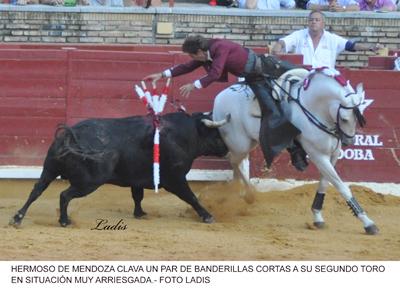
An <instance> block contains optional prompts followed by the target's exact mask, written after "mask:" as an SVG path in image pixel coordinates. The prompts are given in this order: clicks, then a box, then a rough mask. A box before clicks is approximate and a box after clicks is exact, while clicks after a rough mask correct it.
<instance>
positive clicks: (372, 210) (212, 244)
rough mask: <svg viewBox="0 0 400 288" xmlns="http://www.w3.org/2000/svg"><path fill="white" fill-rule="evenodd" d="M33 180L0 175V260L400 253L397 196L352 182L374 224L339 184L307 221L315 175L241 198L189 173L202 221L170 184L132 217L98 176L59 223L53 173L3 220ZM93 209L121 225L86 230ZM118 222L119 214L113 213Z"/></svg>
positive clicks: (95, 215) (396, 256)
mask: <svg viewBox="0 0 400 288" xmlns="http://www.w3.org/2000/svg"><path fill="white" fill-rule="evenodd" d="M33 183H34V182H33V181H28V180H2V181H0V235H1V241H0V260H400V225H399V222H398V221H399V215H400V197H396V196H391V195H382V194H377V193H375V192H373V191H372V190H370V189H368V188H365V187H362V186H353V187H352V189H353V192H354V195H355V197H356V198H357V199H358V201H359V202H360V204H361V205H362V206H363V207H364V209H365V210H366V211H367V212H368V214H369V216H370V217H371V218H372V219H373V220H374V221H375V222H376V224H377V225H378V227H379V228H380V234H379V235H376V236H368V235H365V234H364V229H363V227H362V224H361V222H360V221H358V220H357V219H356V218H355V217H354V216H352V214H351V212H350V211H349V209H348V207H347V205H346V203H345V201H344V200H343V199H342V198H341V196H340V195H339V193H338V192H337V191H335V190H334V189H333V188H330V189H329V191H328V194H327V196H326V198H325V207H324V208H325V209H324V216H325V220H326V222H327V225H326V228H325V229H323V230H315V229H313V228H312V225H311V223H312V217H311V212H310V206H311V203H312V200H313V197H314V193H315V190H316V185H314V184H312V185H304V186H301V187H297V188H294V189H291V190H287V191H273V192H268V193H259V192H257V193H256V195H255V201H254V202H253V203H252V204H247V203H246V202H245V201H244V200H243V199H242V198H240V196H239V187H238V185H235V184H233V183H210V182H208V183H200V182H192V183H191V187H192V188H193V190H194V191H195V192H196V194H197V195H198V196H199V198H200V201H201V203H202V204H203V205H204V206H205V207H206V208H208V210H209V211H210V212H211V213H212V214H213V215H214V217H215V219H216V222H215V223H213V224H203V223H201V222H200V220H199V218H198V217H197V215H195V213H194V211H193V210H192V209H191V207H189V206H188V205H187V204H186V203H184V202H182V201H181V200H179V199H178V198H177V197H175V196H174V195H172V194H169V193H167V192H164V191H163V190H162V191H161V192H160V193H159V194H155V193H154V192H153V191H146V193H145V199H144V201H143V208H144V210H145V211H146V212H147V213H148V215H147V216H146V218H145V219H141V220H138V219H134V218H133V217H132V209H133V203H132V200H131V198H130V191H129V189H126V188H120V187H115V186H109V185H105V186H103V187H101V188H100V189H99V190H97V191H96V192H94V193H93V194H91V195H89V196H87V197H86V198H82V199H76V200H73V201H72V202H71V204H70V208H69V212H70V213H69V214H70V216H71V218H72V220H73V225H71V226H70V227H68V228H61V227H59V225H58V215H57V213H58V197H59V193H60V191H62V190H63V189H65V187H66V183H65V182H62V181H58V182H55V183H53V184H51V186H50V187H49V188H48V189H47V190H46V191H45V192H44V194H43V195H42V197H41V198H39V199H38V200H37V201H36V202H35V203H34V204H33V205H32V206H31V208H30V210H28V213H27V215H26V217H25V219H24V221H23V223H22V225H21V226H20V228H18V229H16V228H14V227H11V226H8V221H9V219H10V218H11V216H13V215H14V213H15V212H16V211H17V210H18V209H19V208H21V207H22V205H23V204H24V202H25V200H26V198H27V196H28V194H29V192H30V190H31V188H32V185H33ZM98 219H106V220H107V221H108V223H109V224H117V223H118V222H120V226H123V225H126V229H125V230H112V231H98V230H92V228H93V227H95V226H96V224H97V221H99V220H98ZM120 220H121V221H122V222H121V221H120Z"/></svg>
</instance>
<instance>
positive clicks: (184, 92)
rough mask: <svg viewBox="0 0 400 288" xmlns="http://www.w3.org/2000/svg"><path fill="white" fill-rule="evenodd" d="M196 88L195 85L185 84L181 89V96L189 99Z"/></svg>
mask: <svg viewBox="0 0 400 288" xmlns="http://www.w3.org/2000/svg"><path fill="white" fill-rule="evenodd" d="M194 88H195V86H194V84H193V83H189V84H185V85H183V86H181V87H180V88H179V90H180V91H181V95H182V96H183V97H185V98H188V97H189V94H190V92H192V90H193V89H194Z"/></svg>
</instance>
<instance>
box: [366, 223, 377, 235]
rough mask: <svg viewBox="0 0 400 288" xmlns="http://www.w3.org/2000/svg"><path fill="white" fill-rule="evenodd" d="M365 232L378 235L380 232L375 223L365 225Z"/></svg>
mask: <svg viewBox="0 0 400 288" xmlns="http://www.w3.org/2000/svg"><path fill="white" fill-rule="evenodd" d="M364 229H365V233H367V234H368V235H376V234H378V233H379V229H378V227H377V226H376V225H375V224H372V225H369V226H368V227H364Z"/></svg>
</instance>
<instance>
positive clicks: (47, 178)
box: [9, 168, 57, 227]
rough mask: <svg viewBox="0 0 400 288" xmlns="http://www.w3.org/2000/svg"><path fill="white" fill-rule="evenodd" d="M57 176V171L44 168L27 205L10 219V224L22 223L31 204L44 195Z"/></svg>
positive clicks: (17, 224)
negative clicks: (53, 171)
mask: <svg viewBox="0 0 400 288" xmlns="http://www.w3.org/2000/svg"><path fill="white" fill-rule="evenodd" d="M56 177H57V175H56V174H55V173H52V172H50V171H49V170H48V169H46V168H44V170H43V172H42V174H41V175H40V178H39V180H38V181H37V182H36V183H35V185H34V186H33V189H32V191H31V193H30V194H29V197H28V200H27V201H26V202H25V205H24V206H23V207H22V208H21V209H20V210H18V212H17V213H16V214H15V215H14V216H13V217H12V218H11V219H10V222H9V225H13V226H15V227H17V226H19V225H20V224H21V222H22V220H23V219H24V217H25V214H26V211H27V210H28V208H29V206H31V204H32V203H33V202H34V201H36V199H37V198H39V196H40V195H42V193H43V191H44V190H46V188H47V187H48V186H49V184H50V183H51V182H52V181H53V180H54V179H56Z"/></svg>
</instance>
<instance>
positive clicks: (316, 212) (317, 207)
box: [311, 175, 329, 228]
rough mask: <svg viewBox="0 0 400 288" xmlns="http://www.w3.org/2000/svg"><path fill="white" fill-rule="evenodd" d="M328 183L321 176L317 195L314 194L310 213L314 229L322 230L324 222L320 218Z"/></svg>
mask: <svg viewBox="0 0 400 288" xmlns="http://www.w3.org/2000/svg"><path fill="white" fill-rule="evenodd" d="M328 185H329V182H328V181H327V180H326V179H325V177H324V176H323V175H321V178H320V180H319V185H318V189H317V193H315V197H314V201H313V203H312V205H311V211H312V213H313V217H314V226H315V227H316V228H324V226H325V220H324V218H323V217H322V207H323V205H324V199H325V193H326V189H327V188H328Z"/></svg>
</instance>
